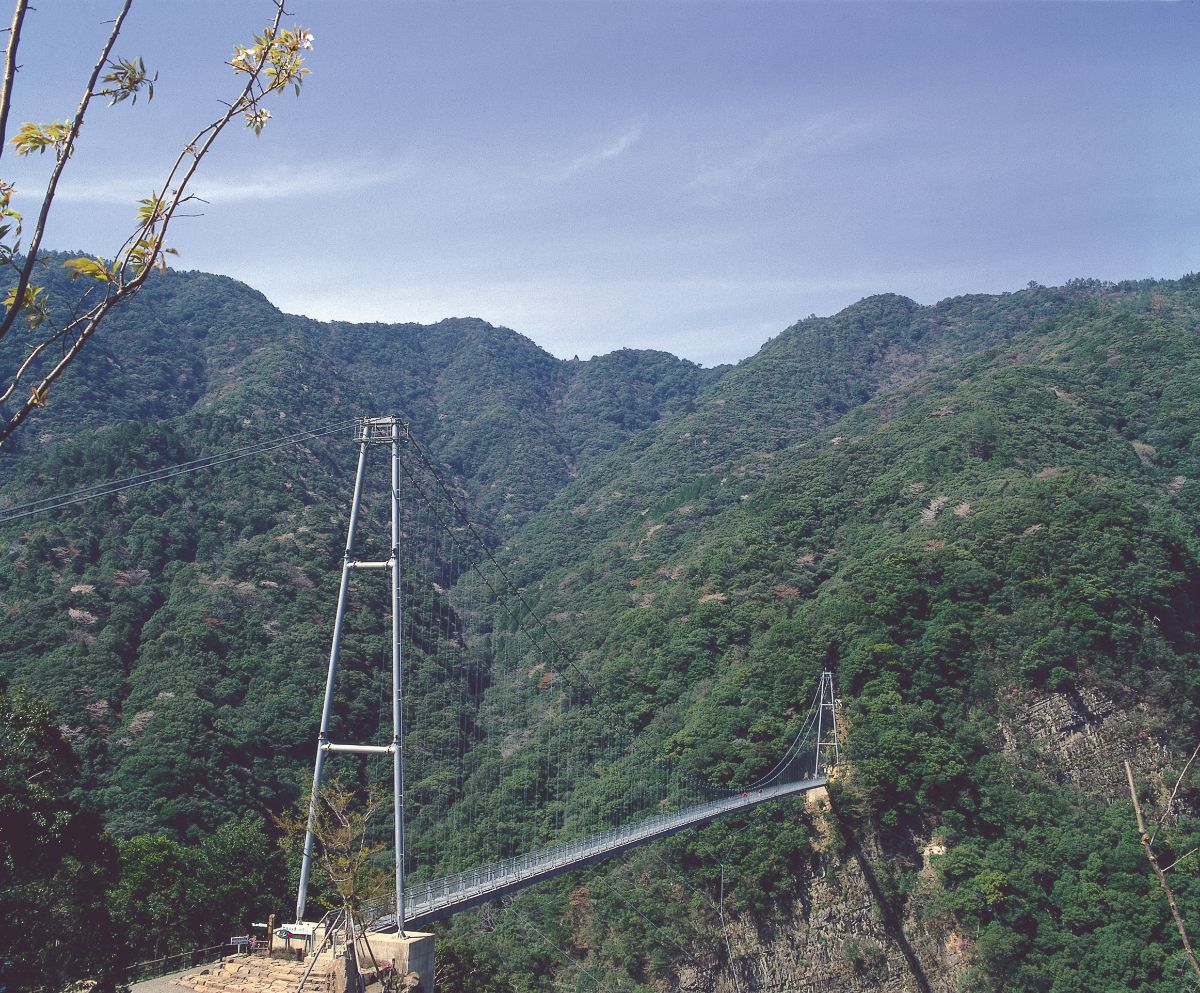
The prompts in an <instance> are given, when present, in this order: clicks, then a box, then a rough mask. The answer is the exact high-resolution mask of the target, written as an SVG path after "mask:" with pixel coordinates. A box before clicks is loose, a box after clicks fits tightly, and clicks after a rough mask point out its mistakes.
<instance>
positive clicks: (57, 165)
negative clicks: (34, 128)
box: [0, 0, 133, 441]
mask: <svg viewBox="0 0 1200 993" xmlns="http://www.w3.org/2000/svg"><path fill="white" fill-rule="evenodd" d="M132 5H133V0H125V3H124V5H123V6H122V7H121V13H119V14H118V15H117V19H116V20H115V21H114V22H113V26H112V30H111V31H110V32H109V33H108V39H107V40H106V41H105V43H104V47H103V48H102V49H101V50H100V57H99V58H98V59H97V60H96V64H95V66H94V67H93V68H92V74H91V76H89V77H88V82H87V86H85V87H84V90H83V97H82V98H81V99H80V101H79V106H78V107H77V108H76V110H75V117H74V118H73V119H72V120H71V126H70V128H69V129H68V131H67V135H66V139H65V141H64V142H63V144H62V146H61V147H59V148H57V149H56V151H55V156H56V157H55V162H54V170H53V171H52V172H51V173H50V181H49V182H48V183H47V184H46V193H45V195H44V196H43V197H42V206H41V209H40V210H39V211H38V219H37V225H36V226H35V227H34V229H33V236H32V237H31V238H30V239H29V248H28V250H27V251H26V254H25V263H24V265H22V266H21V270H20V274H19V275H18V277H17V287H16V291H15V292H14V293H13V302H12V304H11V305H10V306H9V307H8V310H7V312H6V313H5V314H4V317H3V319H2V320H0V340H2V339H3V338H4V336H5V335H7V334H8V332H9V331H11V330H12V326H13V324H14V322H15V321H16V319H17V315H18V314H19V313H20V312H21V310H22V309H23V307H24V300H25V290H26V288H27V287H28V286H29V277H30V276H32V275H33V267H34V266H35V265H37V255H38V251H39V249H41V247H42V237H43V235H45V233H46V221H47V219H48V218H49V217H50V206H51V204H53V203H54V196H55V194H56V193H57V192H58V181H59V179H61V178H62V174H63V170H64V169H65V168H66V167H67V161H68V160H69V159H70V158H71V154H72V153H73V152H74V151H75V140H76V139H77V138H78V137H79V129H80V128H81V127H83V118H84V116H85V115H86V114H87V109H88V105H89V104H90V103H91V102H92V95H93V91H94V90H95V89H96V80H97V79H99V78H100V73H101V71H102V70H103V69H104V67H105V65H107V64H108V57H109V55H110V54H111V53H112V47H113V45H115V44H116V43H117V36H118V35H119V34H120V33H121V26H122V25H123V24H124V23H125V15H126V14H128V13H129V8H130V7H131V6H132ZM4 437H6V436H0V441H2V440H3V438H4Z"/></svg>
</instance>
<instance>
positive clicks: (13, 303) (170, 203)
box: [0, 0, 313, 449]
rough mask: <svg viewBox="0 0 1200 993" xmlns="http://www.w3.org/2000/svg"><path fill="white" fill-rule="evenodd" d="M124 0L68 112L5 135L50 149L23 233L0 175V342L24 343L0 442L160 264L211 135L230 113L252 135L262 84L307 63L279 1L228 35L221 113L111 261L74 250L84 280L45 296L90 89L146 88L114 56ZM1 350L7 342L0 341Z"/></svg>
mask: <svg viewBox="0 0 1200 993" xmlns="http://www.w3.org/2000/svg"><path fill="white" fill-rule="evenodd" d="M132 3H133V0H124V3H123V4H122V6H121V9H120V11H119V13H118V14H117V16H116V18H115V19H114V20H113V22H112V27H111V29H110V31H109V33H108V37H107V39H106V40H105V42H104V44H103V46H102V48H101V51H100V54H99V57H98V58H97V60H96V63H95V65H94V66H93V67H92V70H91V74H90V75H89V77H88V80H87V83H86V85H85V86H84V91H83V96H82V98H81V100H80V102H79V105H78V107H77V108H76V110H75V114H74V116H73V117H71V118H70V119H69V120H65V121H57V122H50V123H34V122H27V123H24V124H22V125H21V127H20V128H19V129H18V130H17V133H16V135H15V136H14V137H13V138H12V139H11V142H10V143H11V145H12V146H13V148H14V149H15V150H16V152H17V154H19V155H23V156H28V155H32V154H35V153H36V154H38V155H44V154H45V153H46V152H50V153H51V154H52V155H53V156H54V166H53V168H52V170H51V173H50V177H49V180H48V181H47V184H46V189H45V192H44V194H43V196H42V200H41V204H40V207H39V209H38V212H37V217H36V220H35V221H34V224H33V229H32V231H31V232H30V233H29V237H28V241H27V242H25V241H24V240H23V239H24V232H23V229H22V225H23V220H24V219H23V217H22V215H21V213H20V212H18V211H17V210H16V209H15V207H14V206H13V197H14V194H15V192H16V191H15V189H14V187H13V186H12V185H11V184H9V183H6V182H4V181H3V180H2V179H0V267H3V268H6V269H8V270H9V271H10V272H11V273H12V285H11V287H10V288H9V290H8V292H7V294H6V295H5V296H4V298H3V303H2V307H3V311H2V313H0V341H3V339H5V338H6V337H7V336H8V335H9V334H10V333H12V332H13V331H14V329H15V328H16V327H19V326H22V325H23V326H24V327H25V328H26V329H27V331H28V332H29V339H28V342H27V345H26V348H25V349H23V350H22V354H20V355H19V357H18V358H17V359H16V361H15V363H14V364H12V365H11V367H7V368H3V367H0V449H2V448H3V447H4V445H5V443H6V442H7V441H8V439H9V438H10V437H11V436H12V435H13V433H14V432H15V431H16V430H17V429H18V428H19V427H20V426H21V424H23V423H24V422H25V420H26V419H27V418H28V417H29V416H30V415H31V414H32V413H33V412H34V411H35V410H36V409H37V408H39V407H42V406H44V405H45V404H46V403H47V402H48V397H49V392H50V387H51V386H52V385H53V384H54V383H55V382H57V381H58V379H60V378H61V377H62V375H63V374H64V373H65V372H66V370H67V368H68V367H69V366H70V365H71V363H72V362H73V361H74V360H75V358H76V356H78V354H79V352H80V350H81V349H82V348H83V346H84V345H85V344H86V343H87V341H88V340H89V339H90V338H91V337H92V335H94V334H95V333H96V331H97V330H99V328H100V326H101V324H102V323H103V321H104V319H105V318H106V317H107V316H108V314H109V313H110V312H111V311H112V309H113V308H114V307H116V306H117V305H118V304H120V303H122V302H123V301H124V300H127V299H128V298H129V297H131V296H132V295H134V294H135V293H137V291H138V290H139V289H140V288H141V287H142V285H143V284H144V283H145V281H146V279H147V278H148V276H149V275H150V273H151V272H152V271H154V270H155V269H156V268H160V269H161V268H165V258H166V256H167V255H173V254H176V252H175V249H173V248H170V247H168V246H167V244H166V237H167V232H168V229H169V228H170V225H171V222H172V221H173V220H174V218H175V217H176V216H178V212H179V209H180V207H181V206H183V205H184V204H185V203H188V202H189V201H191V200H193V199H195V194H194V193H192V192H191V188H190V186H191V182H192V179H193V178H194V176H195V175H196V172H197V170H198V169H199V168H200V164H201V163H202V162H203V161H204V159H205V157H206V156H207V155H208V154H209V152H210V151H211V149H212V147H213V145H214V144H215V142H216V141H217V139H218V137H219V136H220V135H221V134H222V132H224V131H225V129H226V128H227V127H228V126H229V125H230V123H231V122H233V121H234V120H235V119H238V118H240V119H241V120H242V121H243V123H244V124H245V126H246V127H247V128H250V129H251V130H253V131H254V132H255V134H261V133H262V130H263V128H264V127H265V126H266V123H267V121H268V120H269V119H270V117H271V114H270V111H269V110H268V109H267V108H266V107H265V106H264V101H265V100H266V99H267V98H268V97H269V96H270V95H271V94H274V93H280V92H283V91H284V90H287V89H291V90H293V91H294V92H295V93H297V94H298V93H299V92H300V87H301V84H302V83H303V81H304V77H305V76H306V75H307V74H308V72H309V69H308V68H307V67H306V66H305V64H304V60H305V54H304V53H305V52H307V51H308V50H309V49H311V48H312V41H313V36H312V33H311V32H309V31H307V30H305V29H304V28H302V27H295V28H286V27H284V26H283V19H284V17H285V15H286V11H285V9H284V4H283V0H274V17H273V19H272V21H271V23H270V24H268V25H267V27H266V28H264V29H263V31H262V33H261V34H258V35H256V36H255V37H254V38H253V40H252V42H251V44H249V45H237V46H235V47H234V51H233V55H232V56H231V58H230V59H229V61H228V62H227V63H226V64H227V65H228V66H229V67H230V69H232V70H233V73H234V75H235V76H236V77H237V79H238V84H239V86H240V89H239V90H238V91H236V93H235V94H234V95H233V97H232V99H230V100H229V101H228V102H227V103H225V104H224V110H223V112H222V113H221V114H220V115H219V116H218V117H217V118H216V119H215V120H213V121H211V122H210V123H209V124H207V125H205V126H204V127H202V128H201V129H200V130H199V131H198V132H196V134H195V135H194V136H193V137H192V138H191V139H190V140H189V141H187V142H186V143H185V144H184V145H183V147H182V149H181V150H180V152H179V154H178V156H177V157H176V158H175V161H174V163H173V165H172V166H171V168H170V170H169V171H168V173H167V175H166V177H165V178H164V180H163V182H162V184H161V186H160V187H158V188H157V189H156V190H153V191H151V192H150V195H149V196H147V197H146V198H144V199H143V200H141V201H140V204H139V207H138V210H137V214H136V218H135V222H134V227H133V230H132V231H131V233H130V234H129V235H128V236H127V237H126V239H125V241H124V242H123V243H122V244H121V246H120V248H119V249H118V250H117V252H116V253H115V255H114V256H113V257H112V258H111V259H104V258H89V257H84V258H74V259H68V260H66V261H65V262H64V263H63V265H65V266H66V267H67V268H68V269H69V270H70V272H71V275H72V278H74V279H83V280H85V281H86V283H87V286H86V289H85V290H84V292H83V293H82V294H81V295H80V297H79V298H78V299H76V300H74V301H70V302H67V303H63V304H60V303H59V302H58V301H54V302H53V306H52V302H51V301H50V300H48V299H47V295H46V293H45V290H44V288H43V287H40V286H38V285H36V283H35V275H36V271H37V268H38V266H39V265H40V264H41V262H40V260H39V253H40V252H41V249H42V241H43V238H44V236H45V232H46V226H47V223H48V220H49V218H50V214H51V211H52V208H53V205H54V201H55V198H56V196H57V194H58V187H59V182H60V180H61V179H62V176H63V174H64V172H65V170H66V168H67V165H68V163H69V162H70V160H71V157H72V155H73V154H74V152H75V148H76V144H77V142H78V140H79V134H80V130H81V128H82V126H83V123H84V120H85V118H86V117H87V115H88V114H89V113H90V112H91V107H92V102H93V100H95V99H96V98H97V97H99V98H102V99H107V100H108V103H109V106H113V105H115V104H118V103H123V102H125V101H129V103H130V104H133V103H136V102H137V99H138V97H139V96H140V95H145V97H146V98H147V99H148V100H149V99H153V96H154V84H155V82H156V80H157V74H154V75H151V74H150V72H149V71H148V70H147V68H146V66H145V64H144V62H143V61H142V59H141V58H132V59H128V58H116V57H114V56H113V54H112V53H113V48H114V46H115V45H116V42H117V40H118V38H119V37H120V34H121V31H122V29H123V28H124V26H125V20H126V17H127V15H128V14H129V10H130V7H131V6H132ZM28 9H29V3H28V0H17V4H16V9H15V11H14V14H13V20H12V24H11V27H10V28H9V38H8V47H7V49H6V52H5V62H4V75H3V83H2V89H0V157H2V156H3V151H4V140H5V131H6V128H7V122H8V117H9V112H10V109H11V105H12V98H13V80H14V77H15V74H16V70H17V54H18V48H19V45H20V40H21V33H22V28H23V26H24V21H25V15H26V13H27V11H28ZM9 351H10V354H11V351H12V350H9Z"/></svg>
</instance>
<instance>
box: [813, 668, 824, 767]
mask: <svg viewBox="0 0 1200 993" xmlns="http://www.w3.org/2000/svg"><path fill="white" fill-rule="evenodd" d="M824 716H825V674H824V673H821V686H820V689H819V690H818V691H817V747H816V751H815V752H814V754H813V776H819V775H821V718H822V717H824Z"/></svg>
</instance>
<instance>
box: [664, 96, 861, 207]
mask: <svg viewBox="0 0 1200 993" xmlns="http://www.w3.org/2000/svg"><path fill="white" fill-rule="evenodd" d="M879 125H880V118H879V117H878V116H875V115H869V116H866V117H846V116H845V115H843V114H832V113H831V114H821V115H818V116H817V117H813V118H810V119H809V120H807V121H804V122H801V123H799V124H796V125H792V126H789V127H785V128H778V129H776V130H774V131H771V132H770V133H768V134H766V135H764V136H763V137H762V138H761V139H760V140H759V141H758V142H757V143H756V144H754V145H753V146H751V147H750V148H749V149H748V150H747V151H744V152H742V153H741V154H739V155H732V156H730V157H729V158H728V159H726V160H725V161H723V162H719V163H717V164H715V165H712V166H708V167H706V168H703V169H701V170H700V171H699V172H698V173H697V174H696V176H695V177H694V178H693V179H692V180H691V182H689V183H687V184H686V186H685V187H684V189H685V190H687V191H701V190H714V189H720V188H725V187H737V186H747V185H763V184H769V183H771V182H773V181H775V180H776V179H778V178H781V177H782V176H785V175H787V172H788V170H789V168H790V167H791V166H793V165H794V164H795V163H797V162H800V161H804V160H811V159H813V158H815V157H817V156H821V155H829V154H832V153H835V152H839V151H842V150H844V149H847V148H850V147H853V146H854V145H857V144H859V143H861V142H863V141H865V140H867V139H868V138H870V137H872V136H873V135H874V134H876V133H877V132H878V129H879Z"/></svg>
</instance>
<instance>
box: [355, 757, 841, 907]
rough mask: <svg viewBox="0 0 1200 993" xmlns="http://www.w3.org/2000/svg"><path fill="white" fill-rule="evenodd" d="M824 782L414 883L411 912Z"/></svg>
mask: <svg viewBox="0 0 1200 993" xmlns="http://www.w3.org/2000/svg"><path fill="white" fill-rule="evenodd" d="M824 782H825V780H824V779H823V778H819V777H818V778H813V779H809V780H804V781H801V782H796V783H785V784H777V785H774V786H768V787H763V788H760V789H756V790H749V791H747V792H745V793H743V794H740V795H738V796H731V797H724V798H722V799H719V800H711V801H709V802H707V803H702V804H698V805H696V806H694V807H688V808H686V809H684V810H679V811H674V812H671V813H667V814H656V815H655V816H653V817H648V818H646V819H644V820H640V821H637V822H635V823H633V824H629V825H626V826H624V827H619V828H614V829H612V830H609V831H597V832H593V833H592V834H588V835H585V836H583V837H581V838H575V839H573V840H571V841H566V842H562V843H560V844H557V845H553V846H551V847H550V848H545V849H542V850H540V851H537V852H531V853H528V854H525V855H514V856H512V857H511V858H507V859H502V860H500V861H498V862H492V863H490V864H488V865H482V866H480V867H479V868H477V869H468V870H467V871H465V872H459V873H454V874H452V875H448V876H441V877H439V878H437V879H430V880H427V881H426V882H423V883H414V884H412V885H411V886H409V888H408V890H407V893H406V911H407V913H406V917H407V918H410V919H411V918H417V917H423V916H425V915H427V914H429V913H432V912H434V911H437V910H441V909H443V908H445V907H449V906H453V905H456V904H460V903H466V902H468V901H471V900H473V899H477V898H478V897H479V896H481V895H484V894H487V893H491V892H495V891H497V890H501V889H504V888H507V887H510V886H512V885H513V884H514V883H519V882H521V881H522V880H524V879H531V878H541V877H544V876H548V875H551V874H553V873H554V872H555V871H556V870H561V869H563V868H564V867H567V866H571V865H574V864H576V863H580V862H584V861H587V860H589V859H592V858H595V857H596V856H598V855H602V854H604V853H606V852H612V851H615V850H617V849H621V848H624V847H627V846H630V845H632V844H634V843H636V842H638V841H641V840H643V839H650V838H653V837H656V836H658V835H662V834H666V833H668V832H671V831H672V830H675V829H678V828H682V827H686V826H688V825H690V824H695V823H697V822H699V821H703V820H707V819H709V818H711V817H714V816H717V815H719V814H722V813H726V812H728V811H732V810H736V809H739V808H742V807H748V806H753V805H754V804H757V803H760V802H762V801H764V800H768V799H771V798H772V797H776V796H782V795H785V794H788V793H795V792H800V791H801V790H804V789H808V788H811V787H812V786H815V785H821V784H822V783H824ZM364 913H365V915H366V918H367V920H369V921H371V920H374V921H380V920H383V919H385V918H387V917H389V916H392V917H394V915H395V905H394V903H393V902H392V901H386V902H384V901H380V902H378V903H376V904H374V905H371V906H368V907H365V908H364Z"/></svg>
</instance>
